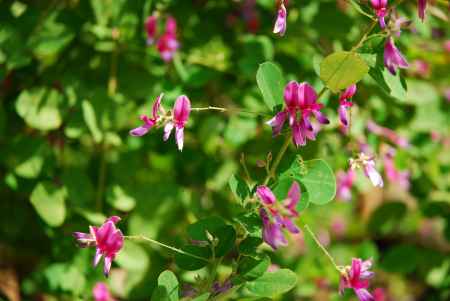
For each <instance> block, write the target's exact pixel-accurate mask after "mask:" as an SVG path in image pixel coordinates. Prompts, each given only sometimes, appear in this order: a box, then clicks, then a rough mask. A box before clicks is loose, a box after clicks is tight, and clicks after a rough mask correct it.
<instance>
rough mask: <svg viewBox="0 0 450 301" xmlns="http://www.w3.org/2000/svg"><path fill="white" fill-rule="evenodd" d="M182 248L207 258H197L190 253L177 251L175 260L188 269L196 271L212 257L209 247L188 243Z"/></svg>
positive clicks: (181, 266)
mask: <svg viewBox="0 0 450 301" xmlns="http://www.w3.org/2000/svg"><path fill="white" fill-rule="evenodd" d="M181 250H183V251H185V252H187V253H190V254H193V255H196V256H199V257H201V258H205V260H201V259H197V258H194V257H192V256H189V255H185V254H181V253H177V254H176V255H175V262H176V264H177V265H178V266H179V267H180V268H182V269H184V270H188V271H195V270H198V269H201V268H203V267H204V266H206V265H207V264H208V261H207V260H208V258H210V257H211V250H210V249H209V247H199V246H192V245H186V246H184V247H183V248H181Z"/></svg>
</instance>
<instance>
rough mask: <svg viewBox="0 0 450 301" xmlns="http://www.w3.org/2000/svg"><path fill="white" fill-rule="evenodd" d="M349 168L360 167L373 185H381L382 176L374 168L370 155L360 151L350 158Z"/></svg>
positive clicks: (373, 161)
mask: <svg viewBox="0 0 450 301" xmlns="http://www.w3.org/2000/svg"><path fill="white" fill-rule="evenodd" d="M350 168H351V169H353V170H354V169H356V168H362V169H363V171H364V174H365V175H366V177H368V178H369V180H370V181H371V182H372V185H373V186H375V187H383V178H382V177H381V175H380V174H379V173H378V171H377V170H376V168H375V160H374V158H373V157H372V156H368V155H366V154H364V153H360V154H359V156H358V158H356V159H353V158H352V159H350Z"/></svg>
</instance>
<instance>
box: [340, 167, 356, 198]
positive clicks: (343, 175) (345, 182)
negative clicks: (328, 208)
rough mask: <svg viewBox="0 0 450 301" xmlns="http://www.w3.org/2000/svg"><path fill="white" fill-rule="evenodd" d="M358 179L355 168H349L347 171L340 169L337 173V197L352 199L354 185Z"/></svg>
mask: <svg viewBox="0 0 450 301" xmlns="http://www.w3.org/2000/svg"><path fill="white" fill-rule="evenodd" d="M355 179H356V173H355V171H354V170H352V169H349V170H348V171H347V172H344V171H342V170H340V171H339V172H338V173H337V174H336V181H337V192H336V197H337V198H338V199H341V200H343V201H350V200H351V199H352V186H353V182H354V181H355Z"/></svg>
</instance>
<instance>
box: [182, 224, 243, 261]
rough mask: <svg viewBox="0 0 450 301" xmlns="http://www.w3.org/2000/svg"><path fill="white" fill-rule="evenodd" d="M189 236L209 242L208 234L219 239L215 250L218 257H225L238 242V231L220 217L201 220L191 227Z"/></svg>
mask: <svg viewBox="0 0 450 301" xmlns="http://www.w3.org/2000/svg"><path fill="white" fill-rule="evenodd" d="M187 231H188V233H189V236H190V237H191V238H192V239H193V240H199V241H208V237H207V232H209V233H210V234H211V235H212V236H213V237H214V238H216V239H218V244H217V246H216V248H215V252H216V256H217V257H220V256H224V255H225V254H226V253H228V252H229V251H230V250H231V249H232V248H233V247H234V242H235V240H236V231H234V228H233V227H232V226H230V225H227V224H226V223H225V222H224V220H223V219H221V218H220V217H209V218H206V219H202V220H199V221H198V222H196V223H195V224H192V225H189V227H188V229H187Z"/></svg>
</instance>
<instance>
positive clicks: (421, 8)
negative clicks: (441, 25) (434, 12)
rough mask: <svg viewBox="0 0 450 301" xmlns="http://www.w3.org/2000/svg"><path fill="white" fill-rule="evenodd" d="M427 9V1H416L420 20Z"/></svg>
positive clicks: (423, 17)
mask: <svg viewBox="0 0 450 301" xmlns="http://www.w3.org/2000/svg"><path fill="white" fill-rule="evenodd" d="M426 8H427V0H418V1H417V11H418V14H419V18H420V19H421V20H422V22H423V20H424V19H425V9H426Z"/></svg>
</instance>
